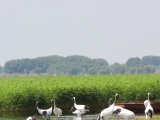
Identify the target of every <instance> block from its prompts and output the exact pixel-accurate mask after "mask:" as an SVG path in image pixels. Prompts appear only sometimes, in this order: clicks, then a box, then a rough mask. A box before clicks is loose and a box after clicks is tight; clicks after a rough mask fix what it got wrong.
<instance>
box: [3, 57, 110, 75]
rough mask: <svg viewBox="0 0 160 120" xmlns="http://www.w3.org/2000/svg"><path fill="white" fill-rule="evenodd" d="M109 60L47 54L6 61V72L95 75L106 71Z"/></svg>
mask: <svg viewBox="0 0 160 120" xmlns="http://www.w3.org/2000/svg"><path fill="white" fill-rule="evenodd" d="M107 66H108V62H107V61H106V60H104V59H90V58H88V57H85V56H78V55H73V56H68V57H62V56H56V55H53V56H47V57H38V58H35V59H21V60H11V61H8V62H6V63H5V66H4V69H5V73H10V74H13V73H20V74H22V73H25V74H32V73H36V74H41V73H48V74H50V75H85V74H90V75H95V74H101V73H102V74H103V73H105V71H106V67H107Z"/></svg>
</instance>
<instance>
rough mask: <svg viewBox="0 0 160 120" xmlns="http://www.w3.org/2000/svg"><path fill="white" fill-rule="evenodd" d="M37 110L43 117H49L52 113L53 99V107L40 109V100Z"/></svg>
mask: <svg viewBox="0 0 160 120" xmlns="http://www.w3.org/2000/svg"><path fill="white" fill-rule="evenodd" d="M37 110H38V112H39V114H41V115H42V116H43V119H44V118H45V117H46V118H47V119H49V118H50V117H49V116H50V115H51V114H52V100H51V107H50V108H49V109H39V107H38V102H37Z"/></svg>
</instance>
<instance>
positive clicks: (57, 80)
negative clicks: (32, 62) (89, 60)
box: [0, 74, 160, 110]
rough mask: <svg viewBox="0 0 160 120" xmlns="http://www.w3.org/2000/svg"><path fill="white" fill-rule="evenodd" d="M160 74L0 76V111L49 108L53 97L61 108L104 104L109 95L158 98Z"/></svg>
mask: <svg viewBox="0 0 160 120" xmlns="http://www.w3.org/2000/svg"><path fill="white" fill-rule="evenodd" d="M159 86H160V75H159V74H156V75H155V74H154V75H148V74H147V75H102V76H101V75H98V76H52V77H26V78H3V79H0V110H16V109H34V108H35V103H36V101H39V105H40V107H49V106H50V100H51V99H56V103H57V106H60V107H61V108H64V107H71V106H73V100H72V97H73V96H75V97H76V102H77V103H79V104H80V103H83V104H88V105H89V106H91V107H101V106H104V105H105V106H106V105H107V103H108V100H109V98H113V99H114V95H115V94H116V93H118V94H119V98H118V101H125V102H132V101H144V100H145V99H147V93H148V92H150V93H151V100H152V101H159V100H160V87H159Z"/></svg>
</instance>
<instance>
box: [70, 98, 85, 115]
mask: <svg viewBox="0 0 160 120" xmlns="http://www.w3.org/2000/svg"><path fill="white" fill-rule="evenodd" d="M73 99H74V107H75V108H76V109H77V110H79V111H81V112H82V111H85V110H87V109H86V108H87V106H86V105H77V104H76V100H75V97H73Z"/></svg>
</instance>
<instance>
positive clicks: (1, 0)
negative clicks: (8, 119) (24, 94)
mask: <svg viewBox="0 0 160 120" xmlns="http://www.w3.org/2000/svg"><path fill="white" fill-rule="evenodd" d="M48 55H60V56H65V57H66V56H70V55H83V56H87V57H89V58H103V59H106V60H107V61H108V62H109V64H112V63H114V62H118V63H125V62H126V61H127V60H128V59H129V58H131V57H139V58H142V57H143V56H146V55H156V56H160V0H0V65H1V66H4V64H5V62H6V61H8V60H12V59H22V58H36V57H40V56H48Z"/></svg>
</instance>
